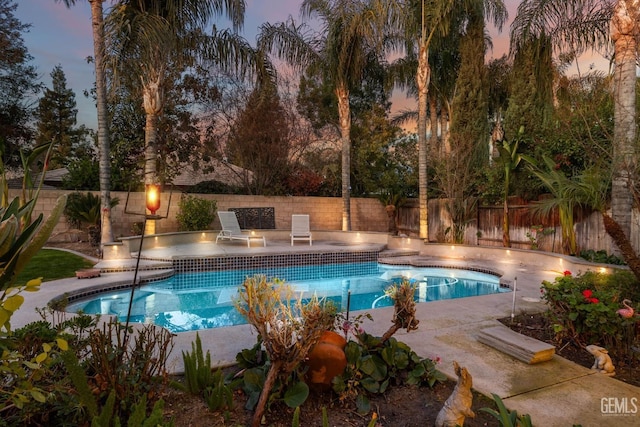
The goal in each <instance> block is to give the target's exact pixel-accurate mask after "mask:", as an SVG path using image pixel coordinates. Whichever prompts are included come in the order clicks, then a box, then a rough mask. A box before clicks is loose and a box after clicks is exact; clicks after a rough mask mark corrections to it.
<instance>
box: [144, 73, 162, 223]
mask: <svg viewBox="0 0 640 427" xmlns="http://www.w3.org/2000/svg"><path fill="white" fill-rule="evenodd" d="M160 75H161V72H158V73H157V74H156V79H155V80H152V81H147V82H145V80H144V78H143V79H142V82H143V86H144V87H143V105H144V111H145V113H146V121H145V126H144V147H145V148H144V183H145V184H158V183H159V182H158V176H157V158H158V154H157V153H158V151H157V143H156V141H157V138H158V115H159V114H160V113H161V112H162V108H163V105H164V96H163V93H162V89H161V85H160V82H161V77H160ZM146 223H147V229H146V230H145V234H155V232H156V221H155V220H149V221H146Z"/></svg>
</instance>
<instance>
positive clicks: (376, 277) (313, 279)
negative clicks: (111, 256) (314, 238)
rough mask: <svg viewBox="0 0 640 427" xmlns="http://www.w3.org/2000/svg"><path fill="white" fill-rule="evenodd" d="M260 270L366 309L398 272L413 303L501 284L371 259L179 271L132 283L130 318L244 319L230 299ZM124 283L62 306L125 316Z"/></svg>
mask: <svg viewBox="0 0 640 427" xmlns="http://www.w3.org/2000/svg"><path fill="white" fill-rule="evenodd" d="M256 274H264V275H265V276H267V278H268V279H274V278H278V279H281V280H284V281H285V283H287V284H289V285H290V286H291V287H292V288H293V289H294V291H295V293H296V295H297V296H299V297H301V298H303V299H304V298H310V297H312V296H313V295H314V294H315V295H317V296H318V297H319V298H326V299H327V300H331V301H333V302H334V303H335V305H336V306H337V307H339V309H340V310H342V311H345V310H347V307H348V309H349V311H354V310H372V309H376V308H381V307H388V306H391V305H393V302H392V300H391V299H390V298H389V297H388V296H386V294H385V292H384V291H385V289H387V288H388V287H389V286H391V285H392V284H393V283H394V282H395V283H399V282H400V281H401V280H402V279H403V278H404V279H407V280H410V281H412V282H413V283H414V284H415V285H416V292H415V300H416V302H418V303H422V302H428V301H437V300H443V299H451V298H465V297H472V296H479V295H487V294H494V293H498V292H507V291H508V289H505V288H502V287H501V286H500V283H499V278H498V277H497V276H494V275H491V274H486V273H481V272H475V271H468V270H458V269H449V268H418V267H408V266H401V267H399V266H388V265H384V264H378V263H376V262H366V263H346V264H329V265H312V266H296V267H279V268H271V269H267V270H266V271H265V269H261V270H260V271H258V270H255V271H254V270H228V271H218V272H205V273H185V274H178V275H175V276H173V277H171V278H169V279H166V280H163V281H158V282H153V283H149V284H147V285H143V286H141V287H139V288H137V289H136V290H135V292H134V295H133V305H132V308H131V317H130V322H135V323H153V324H156V325H158V326H162V327H164V328H167V329H168V330H170V331H171V332H185V331H194V330H200V329H211V328H220V327H227V326H234V325H240V324H244V323H246V320H245V319H244V317H242V316H241V315H240V314H239V313H238V312H237V311H236V309H235V307H234V305H233V301H234V298H235V297H236V294H237V289H238V286H239V285H241V284H242V283H243V281H244V279H245V278H246V277H251V276H253V275H256ZM130 298H131V291H130V290H126V289H125V290H120V291H115V292H109V293H104V294H98V295H93V296H92V297H91V299H84V300H78V301H75V302H72V303H70V304H69V305H68V306H67V309H66V310H67V311H69V312H76V313H77V312H83V313H87V314H108V315H115V316H118V318H120V319H121V320H122V321H125V320H126V316H127V311H128V309H129V301H130Z"/></svg>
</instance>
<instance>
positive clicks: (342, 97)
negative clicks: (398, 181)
mask: <svg viewBox="0 0 640 427" xmlns="http://www.w3.org/2000/svg"><path fill="white" fill-rule="evenodd" d="M336 96H337V98H338V117H339V120H340V141H341V142H342V231H351V109H350V107H349V89H347V88H346V85H345V84H344V83H342V84H338V85H337V86H336Z"/></svg>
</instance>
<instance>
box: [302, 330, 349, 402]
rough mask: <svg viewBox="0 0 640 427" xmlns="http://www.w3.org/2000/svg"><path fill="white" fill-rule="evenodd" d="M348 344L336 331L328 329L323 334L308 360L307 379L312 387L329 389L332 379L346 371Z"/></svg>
mask: <svg viewBox="0 0 640 427" xmlns="http://www.w3.org/2000/svg"><path fill="white" fill-rule="evenodd" d="M346 345H347V341H346V340H345V339H344V337H343V336H342V335H340V334H338V333H336V332H333V331H326V332H324V333H323V334H322V336H321V337H320V340H319V341H318V343H317V344H316V345H315V346H314V347H313V348H312V349H311V351H310V352H309V357H308V360H307V366H308V367H309V370H308V371H307V381H308V382H309V385H310V386H311V387H312V388H315V389H318V390H328V389H330V388H331V380H333V378H334V377H336V376H338V375H341V374H342V373H343V372H344V368H346V366H347V357H346V356H345V354H344V347H345V346H346Z"/></svg>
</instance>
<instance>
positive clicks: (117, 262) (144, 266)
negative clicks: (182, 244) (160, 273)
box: [94, 258, 173, 273]
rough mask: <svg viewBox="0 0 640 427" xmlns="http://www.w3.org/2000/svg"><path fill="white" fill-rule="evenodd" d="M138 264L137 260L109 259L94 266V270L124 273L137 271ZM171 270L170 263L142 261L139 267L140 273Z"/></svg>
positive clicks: (171, 265)
mask: <svg viewBox="0 0 640 427" xmlns="http://www.w3.org/2000/svg"><path fill="white" fill-rule="evenodd" d="M137 262H138V260H137V259H135V258H126V259H109V260H102V261H100V262H99V263H97V264H96V265H95V266H94V268H97V269H99V270H100V272H101V273H120V272H124V271H135V269H136V263H137ZM171 268H173V264H172V263H171V262H168V261H155V260H144V259H141V260H140V264H139V265H138V271H147V270H166V269H171Z"/></svg>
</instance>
